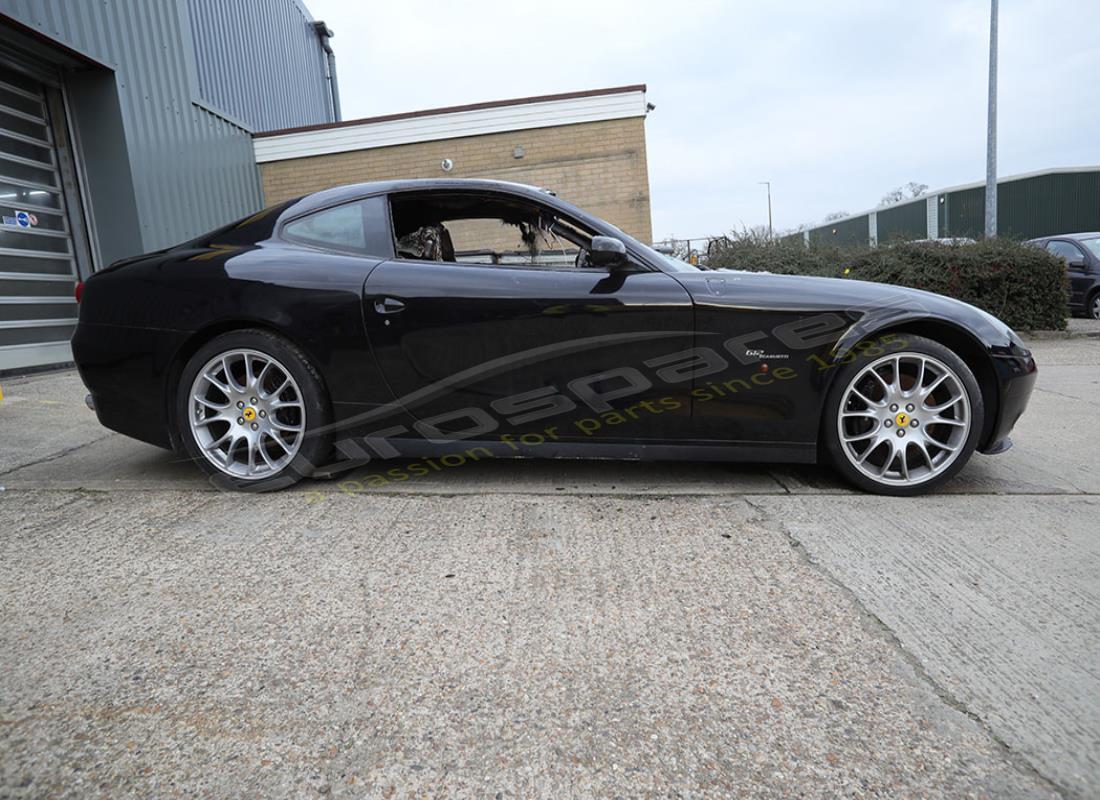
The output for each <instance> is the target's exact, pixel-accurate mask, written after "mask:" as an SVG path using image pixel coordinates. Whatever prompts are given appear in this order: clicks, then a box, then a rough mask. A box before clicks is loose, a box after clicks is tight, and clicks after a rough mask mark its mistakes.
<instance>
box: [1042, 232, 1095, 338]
mask: <svg viewBox="0 0 1100 800" xmlns="http://www.w3.org/2000/svg"><path fill="white" fill-rule="evenodd" d="M1031 244H1035V245H1039V246H1040V247H1044V248H1046V250H1047V251H1048V252H1050V253H1053V254H1054V255H1056V256H1061V257H1062V258H1063V259H1065V262H1066V275H1067V276H1068V277H1069V310H1070V313H1071V314H1078V315H1081V316H1086V317H1092V318H1093V319H1100V232H1096V233H1066V234H1062V235H1061V236H1046V237H1043V238H1041V239H1032V240H1031Z"/></svg>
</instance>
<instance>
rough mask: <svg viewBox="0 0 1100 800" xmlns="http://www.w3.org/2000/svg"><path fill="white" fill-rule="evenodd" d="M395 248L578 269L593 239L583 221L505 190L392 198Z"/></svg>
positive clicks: (413, 256)
mask: <svg viewBox="0 0 1100 800" xmlns="http://www.w3.org/2000/svg"><path fill="white" fill-rule="evenodd" d="M390 211H391V217H392V221H393V241H394V251H395V253H396V256H397V258H400V259H403V260H410V261H436V262H440V261H442V262H452V263H456V264H482V265H486V266H507V267H533V268H538V269H547V268H551V269H574V268H575V267H577V266H580V265H583V264H584V254H585V249H586V248H587V247H588V244H589V242H590V241H591V238H592V233H591V232H590V231H586V230H584V229H583V228H581V226H580V225H579V223H576V222H573V221H571V220H569V219H567V218H565V217H562V216H560V215H558V214H557V213H556V212H555V211H554V210H552V209H550V208H548V207H546V206H543V205H540V204H537V203H533V202H530V201H529V200H527V199H525V198H519V197H514V196H510V195H505V194H502V193H492V192H486V193H476V192H471V193H466V192H450V191H440V192H431V191H428V192H410V193H408V194H399V195H395V196H391V198H390Z"/></svg>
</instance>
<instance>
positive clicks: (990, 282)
mask: <svg viewBox="0 0 1100 800" xmlns="http://www.w3.org/2000/svg"><path fill="white" fill-rule="evenodd" d="M706 266H708V267H710V268H713V269H717V268H721V267H729V268H732V269H742V270H749V271H752V272H762V271H766V272H775V273H780V274H784V275H818V276H825V277H836V278H849V279H856V280H861V281H874V282H877V283H889V284H893V285H895V286H909V287H912V288H914V289H924V290H926V291H930V292H936V293H938V294H943V295H947V296H948V297H954V298H957V299H959V300H962V301H964V302H967V303H970V304H971V305H975V306H977V307H978V308H981V309H984V310H985V311H988V312H989V313H990V314H993V315H994V316H996V317H998V318H1000V319H1002V320H1004V321H1005V322H1006V323H1007V324H1008V325H1009V326H1011V327H1013V328H1016V329H1018V330H1062V329H1064V328H1065V327H1066V314H1067V308H1066V267H1065V264H1064V263H1063V261H1062V260H1061V259H1060V258H1057V257H1056V256H1052V255H1051V254H1050V253H1047V252H1046V251H1045V250H1041V249H1039V248H1037V247H1034V246H1031V245H1026V244H1023V243H1020V242H1014V241H1011V240H1008V239H989V240H983V241H978V242H973V243H951V244H944V243H940V242H898V243H896V244H889V245H883V246H880V247H874V248H872V247H843V248H842V247H836V246H828V245H811V246H810V247H806V246H805V245H804V244H803V243H802V242H800V241H792V240H771V241H769V240H767V239H761V238H759V237H753V236H744V237H740V238H733V239H720V240H717V241H715V242H714V243H713V244H712V246H711V248H710V252H709V253H708V256H707V259H706Z"/></svg>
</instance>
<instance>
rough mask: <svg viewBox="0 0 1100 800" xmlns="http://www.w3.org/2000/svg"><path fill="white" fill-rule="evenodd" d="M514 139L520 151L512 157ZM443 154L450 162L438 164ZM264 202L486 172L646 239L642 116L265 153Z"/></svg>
mask: <svg viewBox="0 0 1100 800" xmlns="http://www.w3.org/2000/svg"><path fill="white" fill-rule="evenodd" d="M517 147H522V148H523V149H524V150H525V151H526V155H525V156H524V157H523V158H520V159H517V158H514V157H513V151H514V150H515V148H517ZM445 158H449V159H451V160H452V161H454V169H452V170H451V171H450V172H449V173H445V172H443V170H442V169H441V168H440V162H441V161H442V160H443V159H445ZM260 174H261V176H262V179H263V188H264V199H265V201H266V202H267V203H268V204H269V205H271V204H274V203H279V202H282V201H283V200H287V199H290V198H292V197H297V196H298V195H303V194H309V193H310V192H316V191H318V190H320V189H327V188H329V187H331V186H339V185H341V184H346V183H360V182H365V181H377V180H391V179H395V178H434V177H442V176H447V177H454V178H459V177H462V178H493V179H497V180H506V181H516V182H517V183H527V184H532V185H534V186H542V187H546V188H549V189H553V190H554V191H555V192H557V194H558V196H559V197H561V198H563V199H565V200H568V201H569V202H571V203H574V204H576V205H578V206H580V207H581V208H583V209H585V210H586V211H588V212H590V213H592V214H595V215H596V216H598V217H602V218H603V219H606V220H607V221H608V222H611V223H612V224H614V225H617V226H618V227H620V228H622V229H623V230H624V231H626V232H627V233H628V234H630V235H631V236H634V237H635V238H637V239H639V240H641V241H643V242H647V243H648V242H650V241H652V238H653V228H652V223H651V221H650V212H649V172H648V168H647V166H646V150H645V118H644V117H632V118H629V119H620V120H607V121H602V122H585V123H580V124H577V125H562V126H558V127H555V128H540V129H536V130H525V131H515V132H511V133H493V134H485V135H482V136H469V137H465V138H461V139H446V140H443V141H437V142H418V143H416V144H405V145H397V146H394V147H380V148H374V149H370V150H358V151H354V152H348V153H332V154H330V155H322V156H310V157H307V158H296V159H288V160H286V161H272V162H266V163H263V164H261V165H260Z"/></svg>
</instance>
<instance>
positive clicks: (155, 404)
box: [72, 322, 187, 447]
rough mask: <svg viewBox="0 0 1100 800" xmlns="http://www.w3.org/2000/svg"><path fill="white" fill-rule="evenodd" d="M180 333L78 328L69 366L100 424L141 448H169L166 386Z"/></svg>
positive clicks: (181, 337)
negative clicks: (77, 374)
mask: <svg viewBox="0 0 1100 800" xmlns="http://www.w3.org/2000/svg"><path fill="white" fill-rule="evenodd" d="M186 336H187V334H186V333H183V332H181V331H163V330H153V329H148V328H130V327H124V326H121V325H92V324H88V323H85V322H81V323H78V324H77V326H76V330H75V331H74V332H73V339H72V347H73V360H74V361H75V362H76V366H77V369H78V370H79V371H80V377H81V379H82V380H83V381H84V385H85V386H86V387H87V388H88V392H89V393H90V403H89V405H90V406H91V407H92V408H93V409H94V410H95V413H96V416H97V417H98V418H99V421H100V423H101V424H102V425H103V426H104V427H107V428H110V429H111V430H113V431H118V432H119V433H123V434H125V435H127V436H132V437H133V438H135V439H140V440H141V441H143V442H148V443H149V444H154V445H157V446H158V447H171V446H172V439H171V435H170V433H169V422H168V412H169V408H168V404H169V402H170V400H169V398H168V397H167V391H166V386H167V380H168V376H169V374H170V370H171V367H172V363H171V362H172V355H173V354H174V353H176V352H177V350H178V348H179V346H180V345H181V344H182V343H183V341H184V340H185V338H186Z"/></svg>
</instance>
